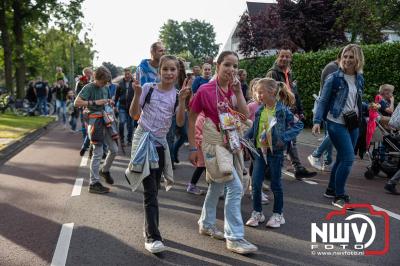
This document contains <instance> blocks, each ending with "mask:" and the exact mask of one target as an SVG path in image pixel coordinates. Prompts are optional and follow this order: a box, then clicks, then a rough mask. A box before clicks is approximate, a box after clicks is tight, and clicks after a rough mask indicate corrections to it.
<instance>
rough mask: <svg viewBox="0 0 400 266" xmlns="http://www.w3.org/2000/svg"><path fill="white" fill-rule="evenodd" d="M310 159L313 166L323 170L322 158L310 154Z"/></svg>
mask: <svg viewBox="0 0 400 266" xmlns="http://www.w3.org/2000/svg"><path fill="white" fill-rule="evenodd" d="M308 161H309V162H310V164H311V166H312V167H314V168H315V169H317V170H320V171H322V164H321V159H320V158H316V157H314V156H312V154H310V155H309V156H308Z"/></svg>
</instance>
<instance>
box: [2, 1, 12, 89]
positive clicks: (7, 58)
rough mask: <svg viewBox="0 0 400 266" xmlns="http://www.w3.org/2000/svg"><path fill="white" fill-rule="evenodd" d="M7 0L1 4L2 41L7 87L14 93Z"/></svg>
mask: <svg viewBox="0 0 400 266" xmlns="http://www.w3.org/2000/svg"><path fill="white" fill-rule="evenodd" d="M6 9H7V5H6V1H5V0H4V1H1V4H0V31H1V42H2V46H3V50H4V75H5V80H6V88H7V89H9V90H10V92H11V94H12V95H14V88H13V80H12V48H11V44H10V36H9V35H8V27H7V18H6Z"/></svg>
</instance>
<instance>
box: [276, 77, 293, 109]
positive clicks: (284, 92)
mask: <svg viewBox="0 0 400 266" xmlns="http://www.w3.org/2000/svg"><path fill="white" fill-rule="evenodd" d="M277 85H278V93H277V98H278V100H280V101H281V102H282V103H283V104H284V105H286V106H289V107H293V106H294V105H295V103H296V98H295V96H294V94H293V92H291V91H289V89H288V87H287V86H286V84H285V83H284V82H277Z"/></svg>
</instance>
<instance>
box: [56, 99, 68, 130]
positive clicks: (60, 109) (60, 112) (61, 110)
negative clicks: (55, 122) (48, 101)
mask: <svg viewBox="0 0 400 266" xmlns="http://www.w3.org/2000/svg"><path fill="white" fill-rule="evenodd" d="M56 113H57V116H58V119H59V120H61V119H62V121H63V124H64V125H65V124H66V123H67V102H66V101H60V100H56Z"/></svg>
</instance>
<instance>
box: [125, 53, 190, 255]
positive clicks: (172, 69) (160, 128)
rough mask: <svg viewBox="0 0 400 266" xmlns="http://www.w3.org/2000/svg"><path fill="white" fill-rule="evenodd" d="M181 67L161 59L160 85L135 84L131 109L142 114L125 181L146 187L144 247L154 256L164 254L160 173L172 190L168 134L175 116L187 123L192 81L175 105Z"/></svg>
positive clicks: (133, 113) (134, 186) (169, 59)
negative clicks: (160, 215)
mask: <svg viewBox="0 0 400 266" xmlns="http://www.w3.org/2000/svg"><path fill="white" fill-rule="evenodd" d="M179 73H181V72H180V64H179V61H178V59H177V58H176V57H175V56H170V55H164V56H162V57H161V59H160V65H159V76H160V83H146V84H144V85H143V87H141V86H140V83H139V81H138V80H135V82H134V89H135V96H134V98H133V101H132V103H131V106H130V109H129V115H130V116H131V117H132V118H133V117H135V116H137V115H139V114H140V119H139V121H138V127H137V129H136V131H135V134H134V136H133V140H132V152H131V161H130V163H129V166H128V169H126V171H125V175H126V178H127V180H128V182H129V183H130V184H131V186H132V190H133V191H134V190H136V189H137V187H138V186H139V185H140V184H143V205H144V213H145V217H144V235H145V248H146V250H148V251H149V252H151V253H158V252H161V251H164V250H165V249H166V248H165V246H164V244H163V242H162V241H163V239H162V237H161V234H160V231H159V229H158V227H159V210H158V199H157V195H158V189H159V186H160V179H161V174H164V177H165V179H166V188H167V190H169V188H170V187H171V185H172V183H173V172H172V163H171V157H170V152H169V148H168V143H167V140H166V135H167V133H168V131H169V129H170V126H171V121H172V117H173V115H174V114H175V113H176V122H177V125H178V126H182V125H183V123H184V113H185V99H186V97H188V96H189V95H190V87H189V85H188V84H189V81H188V80H185V81H184V82H183V88H182V89H181V90H180V92H179V105H178V104H177V103H176V101H178V98H177V89H176V84H177V82H178V80H179V79H180V78H181V77H179Z"/></svg>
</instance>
